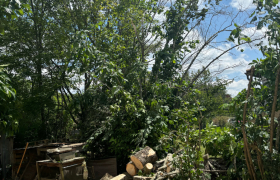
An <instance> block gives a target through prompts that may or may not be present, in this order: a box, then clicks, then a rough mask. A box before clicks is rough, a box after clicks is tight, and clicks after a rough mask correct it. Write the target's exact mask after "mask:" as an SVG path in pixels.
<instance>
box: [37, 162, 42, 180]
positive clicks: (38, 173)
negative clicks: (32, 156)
mask: <svg viewBox="0 0 280 180" xmlns="http://www.w3.org/2000/svg"><path fill="white" fill-rule="evenodd" d="M36 169H37V177H38V180H41V172H40V169H39V164H38V162H36Z"/></svg>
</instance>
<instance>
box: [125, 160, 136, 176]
mask: <svg viewBox="0 0 280 180" xmlns="http://www.w3.org/2000/svg"><path fill="white" fill-rule="evenodd" d="M126 171H127V172H128V174H130V175H131V176H135V175H136V174H137V173H138V169H137V168H136V167H135V165H134V164H133V162H132V161H130V162H129V163H128V164H127V165H126Z"/></svg>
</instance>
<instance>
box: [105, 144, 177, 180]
mask: <svg viewBox="0 0 280 180" xmlns="http://www.w3.org/2000/svg"><path fill="white" fill-rule="evenodd" d="M130 160H131V161H130V162H129V163H128V164H127V165H126V171H127V172H126V173H123V174H120V175H118V176H116V177H113V178H111V179H110V180H131V179H133V180H162V179H168V178H172V177H174V176H176V175H177V174H178V173H179V171H178V169H175V168H173V166H172V161H173V154H168V155H167V156H166V158H164V159H162V160H158V157H157V155H156V152H155V151H154V150H153V149H152V148H150V147H148V146H146V147H145V148H144V149H142V150H140V151H138V152H136V153H135V154H133V155H132V156H130ZM139 171H142V173H141V174H142V175H141V176H138V175H137V174H140V173H139ZM104 180H105V179H104Z"/></svg>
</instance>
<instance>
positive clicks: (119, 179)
mask: <svg viewBox="0 0 280 180" xmlns="http://www.w3.org/2000/svg"><path fill="white" fill-rule="evenodd" d="M110 180H132V176H130V174H128V173H127V172H125V173H122V174H120V175H118V176H116V177H113V178H112V179H110Z"/></svg>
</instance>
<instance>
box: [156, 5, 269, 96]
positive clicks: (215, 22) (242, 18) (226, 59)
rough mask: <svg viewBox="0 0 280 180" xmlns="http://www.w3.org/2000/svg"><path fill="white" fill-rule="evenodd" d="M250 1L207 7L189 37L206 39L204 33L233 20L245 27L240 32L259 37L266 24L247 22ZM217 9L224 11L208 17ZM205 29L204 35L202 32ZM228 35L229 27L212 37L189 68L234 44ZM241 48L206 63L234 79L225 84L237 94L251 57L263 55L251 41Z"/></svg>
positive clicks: (195, 68) (242, 84)
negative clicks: (207, 10)
mask: <svg viewBox="0 0 280 180" xmlns="http://www.w3.org/2000/svg"><path fill="white" fill-rule="evenodd" d="M252 1H253V0H222V1H221V3H220V5H219V6H218V7H216V6H215V9H212V10H211V9H210V10H209V14H210V15H209V16H208V18H206V19H205V21H204V22H203V23H202V24H201V26H200V27H199V28H196V29H195V30H194V32H193V33H192V34H191V35H190V38H191V39H199V40H201V41H202V42H203V40H204V39H206V40H207V35H208V36H209V35H210V36H211V35H213V34H215V33H216V32H218V31H219V30H221V29H223V28H225V27H226V26H228V25H230V24H231V23H232V26H231V27H229V28H227V30H233V29H235V27H234V25H233V24H234V23H236V24H238V25H240V26H243V29H244V30H243V31H242V33H243V34H245V35H247V36H249V37H251V39H257V38H259V37H261V36H262V35H263V34H264V32H265V30H266V28H263V29H262V30H256V27H255V25H254V24H248V22H250V18H249V16H250V15H251V13H252V12H253V10H254V9H255V6H254V5H253V4H252ZM165 6H166V8H168V7H170V3H168V4H166V5H165ZM200 7H201V8H202V7H204V4H203V0H200ZM216 11H222V13H224V14H222V15H220V14H221V13H220V14H219V13H218V14H219V15H218V16H214V18H211V17H212V16H211V13H214V12H216ZM237 14H238V15H237ZM236 15H237V16H236ZM156 19H158V20H160V21H161V20H162V21H163V20H164V15H162V14H161V15H156ZM210 19H212V21H210ZM210 22H211V23H210ZM208 25H209V26H210V28H209V32H208V30H207V28H206V29H205V28H204V27H208ZM203 28H204V29H203ZM206 30H207V32H208V33H207V35H205V34H206V33H205V31H206ZM229 35H230V31H225V32H222V33H220V34H219V35H218V36H217V37H216V38H215V39H214V40H213V41H212V43H211V44H210V45H211V46H208V47H207V48H206V49H205V50H203V51H202V53H201V55H199V58H198V61H197V62H196V63H195V64H194V66H192V67H191V70H192V71H197V70H198V69H200V68H201V67H202V66H206V65H207V64H208V63H209V62H210V61H211V60H212V59H214V58H215V57H217V56H219V55H220V54H221V53H222V52H223V51H225V50H227V49H229V48H231V47H233V46H234V45H235V44H234V43H232V42H228V41H227V38H228V37H229ZM258 42H260V41H257V43H258ZM264 43H267V41H264ZM241 48H242V49H244V52H241V51H240V49H239V50H237V49H233V50H231V51H230V53H226V54H224V55H223V56H221V58H219V61H216V62H215V63H214V64H212V65H211V66H210V67H209V69H210V71H211V72H213V74H217V76H219V77H221V78H225V79H234V81H233V83H232V84H230V85H229V86H228V87H227V91H228V93H229V94H231V95H232V96H235V95H237V93H238V92H240V91H241V90H242V89H244V88H246V87H247V85H248V80H247V78H246V76H245V74H244V73H245V72H246V69H248V68H249V67H250V66H249V65H248V64H249V63H250V62H251V61H252V60H254V59H257V58H262V53H261V52H260V51H259V50H258V49H257V48H256V47H255V46H254V45H251V47H250V46H248V45H243V46H242V47H241ZM185 67H188V64H186V65H185ZM217 72H219V73H217ZM220 72H222V73H220Z"/></svg>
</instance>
